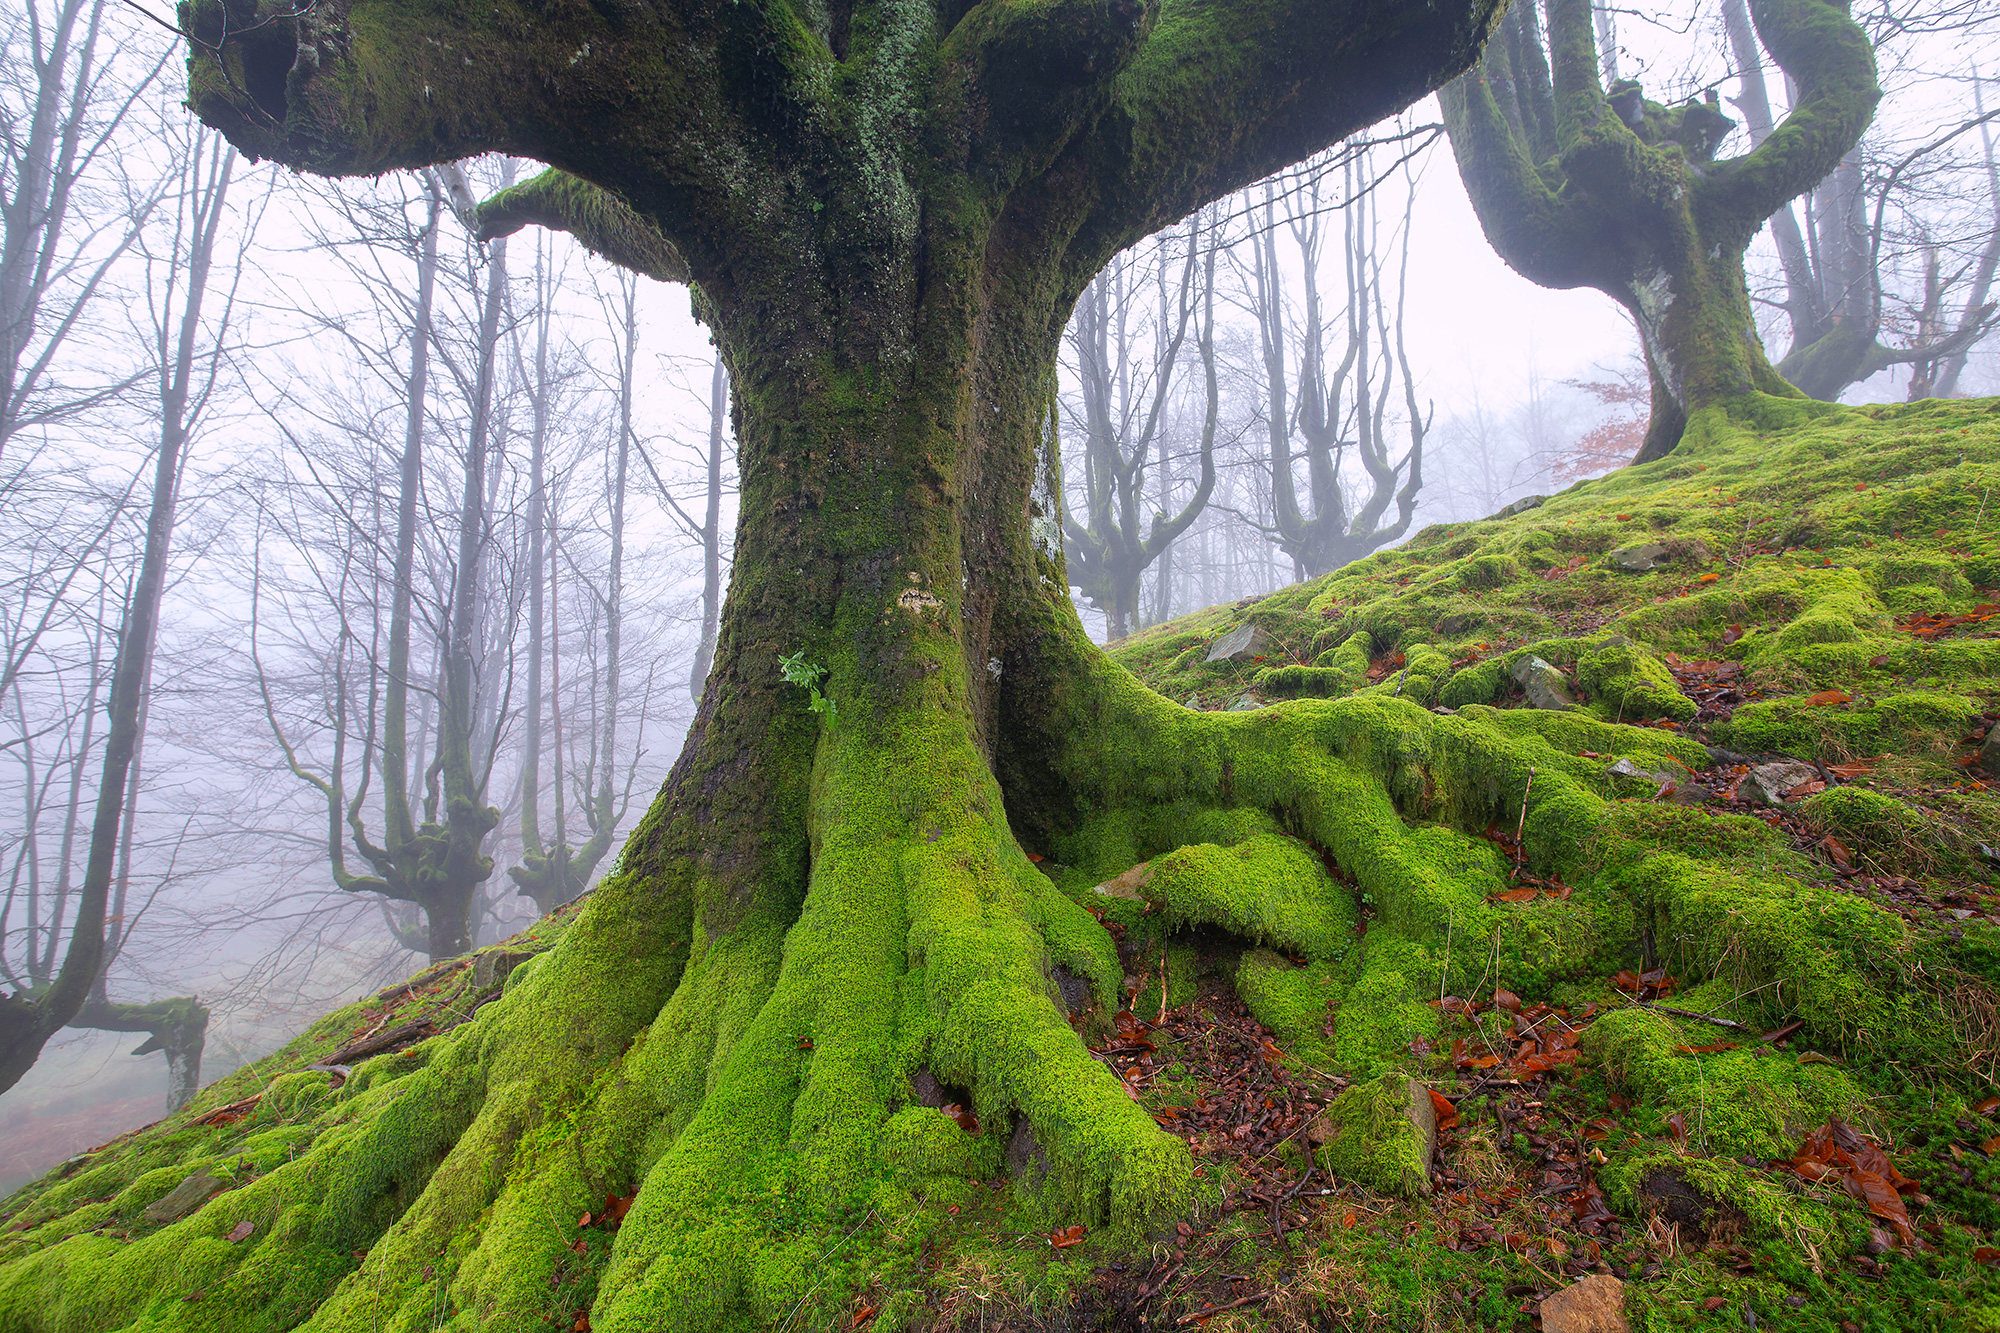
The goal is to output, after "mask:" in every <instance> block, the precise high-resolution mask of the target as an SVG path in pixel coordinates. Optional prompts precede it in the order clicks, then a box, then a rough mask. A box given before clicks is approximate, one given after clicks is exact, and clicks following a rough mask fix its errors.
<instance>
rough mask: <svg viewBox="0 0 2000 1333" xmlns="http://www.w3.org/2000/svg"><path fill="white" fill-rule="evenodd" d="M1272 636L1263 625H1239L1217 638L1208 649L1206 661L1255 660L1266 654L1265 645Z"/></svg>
mask: <svg viewBox="0 0 2000 1333" xmlns="http://www.w3.org/2000/svg"><path fill="white" fill-rule="evenodd" d="M1270 640H1271V636H1270V635H1269V634H1266V633H1265V632H1264V627H1263V626H1262V625H1238V626H1237V627H1236V628H1235V629H1233V630H1231V631H1229V633H1227V634H1225V635H1223V636H1222V637H1221V638H1219V639H1217V640H1216V641H1215V643H1214V645H1213V646H1211V647H1210V648H1209V650H1208V656H1207V657H1205V658H1203V659H1202V660H1203V661H1205V662H1254V661H1255V660H1256V659H1258V658H1259V657H1262V656H1263V655H1264V645H1265V644H1267V643H1269V642H1270Z"/></svg>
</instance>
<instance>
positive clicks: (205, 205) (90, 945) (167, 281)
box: [0, 131, 242, 1100]
mask: <svg viewBox="0 0 2000 1333" xmlns="http://www.w3.org/2000/svg"><path fill="white" fill-rule="evenodd" d="M235 161H236V154H235V150H234V149H232V148H230V147H228V146H227V145H226V144H225V143H224V142H223V141H222V139H221V138H220V136H217V135H213V134H210V133H208V132H206V131H201V132H198V133H196V134H195V135H194V136H193V139H192V142H191V145H190V148H189V150H188V152H187V155H186V158H185V168H184V170H185V176H184V188H183V189H182V190H181V191H180V192H179V194H178V196H177V200H176V208H175V210H174V224H175V225H174V227H173V231H172V236H171V242H170V248H169V250H168V252H167V253H166V254H164V255H162V256H159V264H158V267H157V270H156V280H155V281H154V282H153V283H151V284H149V286H148V292H149V295H150V304H151V313H152V315H153V328H152V336H151V343H152V352H153V359H154V364H153V367H152V372H153V375H154V376H155V381H156V383H157V385H158V392H159V399H158V412H159V415H158V428H159V442H158V445H157V447H156V448H155V450H154V452H153V481H152V498H151V503H150V505H149V508H148V512H147V518H146V525H145V532H144V538H143V541H142V544H141V554H140V559H139V565H138V569H137V571H136V573H135V574H134V575H133V577H132V582H131V585H130V589H129V592H128V593H127V595H126V597H125V598H124V610H123V614H122V616H121V618H120V622H119V628H118V632H117V635H116V638H115V640H114V643H113V664H112V667H111V676H110V685H109V700H108V704H107V707H106V717H105V740H104V750H103V758H102V767H101V770H100V776H99V781H98V792H97V801H96V806H95V810H94V813H93V815H92V818H91V824H90V840H89V845H88V852H87V855H86V859H85V862H84V870H83V880H82V883H81V885H80V886H79V888H78V891H77V894H76V898H75V901H74V904H73V905H69V917H68V921H67V922H66V923H64V922H62V921H60V920H54V921H50V922H48V924H47V926H46V929H49V930H59V929H62V928H63V927H64V926H65V925H66V927H67V931H68V944H67V948H66V950H65V952H64V955H63V961H62V964H61V966H60V968H59V969H57V970H56V971H55V974H54V975H53V977H52V978H50V979H49V980H48V981H47V983H46V984H45V985H42V986H39V987H35V988H32V989H29V990H25V991H20V992H17V993H16V994H14V995H11V996H6V997H0V1090H4V1089H5V1088H7V1087H11V1086H12V1085H13V1084H14V1083H15V1082H17V1081H19V1079H20V1077H21V1076H22V1075H23V1074H24V1073H26V1072H27V1070H28V1068H29V1067H30V1066H31V1065H32V1064H33V1063H34V1061H35V1059H36V1057H37V1056H38V1055H39V1054H40V1052H41V1049H42V1046H43V1045H44V1044H45V1043H46V1042H47V1041H48V1039H49V1038H50V1037H51V1036H53V1035H54V1034H55V1033H56V1032H57V1031H58V1030H59V1029H61V1028H62V1027H64V1026H65V1025H69V1024H72V1023H77V1022H85V1023H87V1024H88V1025H89V1026H111V1025H124V1024H129V1025H130V1026H118V1027H117V1030H121V1031H129V1030H146V1031H151V1032H152V1033H153V1034H154V1036H153V1040H151V1041H149V1042H148V1043H146V1045H145V1046H143V1047H141V1050H151V1049H164V1050H166V1052H167V1057H168V1067H169V1073H170V1093H169V1096H170V1098H175V1097H178V1098H181V1099H183V1100H184V1099H185V1097H187V1096H192V1094H193V1090H194V1088H195V1087H196V1086H197V1085H198V1082H199V1066H200V1052H201V1034H202V1033H203V1032H204V1031H205V1030H206V1027H207V1021H208V1013H207V1010H206V1009H204V1008H203V1007H202V1006H201V1005H200V1004H199V1003H198V1002H196V1001H195V1000H193V999H192V998H190V999H188V1000H186V1001H184V1002H183V1001H168V1002H163V1003H161V1004H159V1005H156V1006H152V1007H150V1008H149V1009H148V1012H147V1013H146V1014H145V1015H143V1016H142V1015H139V1014H137V1013H136V1012H134V1011H132V1010H130V1009H125V1008H123V1007H121V1006H115V1005H112V1004H111V1002H110V1001H108V1000H105V999H103V998H102V996H103V990H102V981H103V975H104V969H105V967H106V965H107V963H108V961H109V959H110V956H112V949H111V948H110V946H111V944H112V941H111V940H109V939H107V935H106V918H107V915H109V913H108V912H107V905H108V903H109V902H110V897H111V892H112V881H113V876H114V873H115V870H116V864H117V860H118V851H119V844H120V834H121V830H122V829H123V827H124V826H125V824H126V821H127V820H129V819H130V817H131V792H130V790H128V786H129V785H131V784H134V769H135V765H136V764H137V761H138V754H139V748H140V744H141V740H142V737H143V733H144V718H145V698H146V693H147V673H148V671H149V668H150V665H151V659H152V654H153V648H154V644H155V642H156V641H157V638H158V629H159V612H160V598H161V593H162V590H163V588H164V587H165V583H166V578H167V558H168V551H169V547H170V545H171V542H172V538H173V531H174V518H175V507H176V503H177V500H178V498H179V488H180V479H181V467H182V463H183V460H184V456H185V452H186V448H187V445H188V443H189V440H190V438H191V437H192V436H193V435H194V433H195V431H196V429H197V428H198V426H199V424H200V422H201V420H202V417H203V414H204V412H205V411H206V410H207V408H208V407H209V405H210V403H211V400H212V396H213V393H214V391H215V389H216V387H217V383H218V377H217V369H218V366H219V364H220V361H221V356H222V350H223V342H224V338H225V336H226V331H227V328H228V323H229V312H230V310H231V309H233V306H234V290H233V288H232V289H231V291H230V292H229V293H227V294H226V300H225V308H224V311H223V313H222V315H221V316H220V318H219V320H218V321H217V322H216V326H215V327H214V328H211V327H210V326H209V325H208V324H207V323H205V322H204V317H203V306H204V303H205V302H206V301H207V299H208V297H209V284H210V277H211V273H212V269H213V263H214V258H215V251H216V242H217V238H218V237H219V236H220V235H221V233H222V230H223V228H224V225H225V218H226V216H227V212H226V204H227V201H228V193H229V183H230V176H231V173H232V171H233V169H234V166H235ZM241 271H242V270H241V266H240V265H239V266H238V269H237V272H238V275H239V277H240V275H241ZM78 762H81V757H79V759H78ZM93 996H95V997H97V998H96V1000H95V1002H94V1003H93V1002H92V1001H93ZM87 1005H88V1011H87V1010H86V1006H87ZM142 1018H143V1021H142Z"/></svg>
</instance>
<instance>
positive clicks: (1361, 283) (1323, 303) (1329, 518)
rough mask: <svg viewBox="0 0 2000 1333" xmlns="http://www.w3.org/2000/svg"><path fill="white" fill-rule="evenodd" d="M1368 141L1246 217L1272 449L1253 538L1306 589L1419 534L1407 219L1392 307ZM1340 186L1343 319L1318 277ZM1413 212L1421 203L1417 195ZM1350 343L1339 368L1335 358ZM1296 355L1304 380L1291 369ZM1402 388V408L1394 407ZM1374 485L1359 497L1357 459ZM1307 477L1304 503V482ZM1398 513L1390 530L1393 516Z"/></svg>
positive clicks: (1272, 189)
mask: <svg viewBox="0 0 2000 1333" xmlns="http://www.w3.org/2000/svg"><path fill="white" fill-rule="evenodd" d="M1371 147H1372V144H1371V143H1369V142H1368V141H1365V140H1364V141H1359V142H1355V143H1350V144H1347V145H1344V146H1343V151H1342V152H1341V154H1340V156H1339V158H1338V160H1337V163H1324V164H1313V165H1311V166H1308V167H1306V168H1303V169H1301V171H1300V172H1298V173H1296V174H1293V175H1291V176H1289V177H1286V178H1283V179H1281V180H1279V181H1274V182H1268V183H1266V184H1265V186H1264V187H1263V199H1262V201H1261V207H1260V208H1256V209H1253V211H1252V212H1251V214H1250V223H1251V233H1250V253H1251V263H1250V272H1249V280H1250V281H1249V302H1248V304H1249V309H1250V314H1251V316H1252V318H1253V319H1254V320H1255V322H1256V325H1257V340H1258V346H1259V350H1260V351H1261V352H1262V354H1263V356H1262V370H1263V390H1264V412H1263V416H1264V427H1265V431H1266V438H1267V439H1268V440H1269V442H1270V457H1269V464H1268V466H1269V471H1270V477H1271V499H1270V504H1269V506H1268V508H1266V509H1264V510H1262V511H1260V512H1261V513H1266V514H1269V515H1270V520H1269V522H1268V523H1266V522H1263V521H1262V520H1261V519H1259V520H1256V525H1257V527H1258V528H1259V530H1261V531H1262V532H1263V533H1264V534H1265V536H1267V537H1268V538H1270V539H1271V540H1272V541H1273V542H1275V543H1276V544H1277V546H1278V547H1279V549H1280V550H1282V551H1283V552H1284V553H1285V554H1286V555H1287V556H1289V557H1291V560H1292V565H1293V569H1294V571H1295V574H1296V576H1297V577H1301V578H1316V577H1318V576H1319V575H1321V574H1324V573H1327V572H1328V571H1330V570H1334V569H1338V568H1340V567H1341V566H1342V565H1345V564H1348V563H1349V562H1351V561H1354V560H1358V559H1360V558H1361V557H1362V556H1364V555H1367V554H1369V553H1370V552H1372V551H1374V550H1376V549H1377V548H1378V547H1381V546H1385V545H1387V544H1388V543H1390V542H1393V541H1395V540H1396V539H1398V538H1399V537H1401V536H1402V535H1403V534H1404V533H1405V532H1407V531H1409V527H1410V519H1411V516H1412V515H1413V514H1414V513H1415V512H1416V504H1417V494H1418V492H1419V491H1421V490H1422V489H1423V484H1424V431H1425V429H1426V426H1427V423H1428V413H1425V412H1423V411H1421V410H1419V408H1418V406H1417V387H1416V377H1415V375H1414V373H1413V372H1412V371H1411V369H1410V358H1409V353H1408V351H1407V349H1406V348H1405V345H1404V340H1403V312H1404V307H1405V305H1406V304H1407V300H1408V277H1409V258H1410V250H1409V218H1410V208H1409V207H1406V208H1405V209H1404V214H1403V227H1402V231H1403V244H1402V260H1401V272H1400V273H1399V275H1398V290H1397V293H1396V296H1395V298H1394V303H1393V304H1394V310H1395V314H1394V321H1393V327H1392V323H1391V316H1390V308H1391V299H1390V297H1389V294H1388V291H1387V283H1386V281H1385V275H1384V264H1383V256H1384V249H1383V245H1382V237H1381V235H1380V227H1379V212H1378V209H1377V206H1376V201H1375V198H1374V192H1375V189H1376V186H1377V185H1378V184H1379V183H1380V182H1379V181H1378V179H1376V177H1375V174H1374V172H1373V171H1372V170H1371V165H1370V149H1371ZM1336 166H1337V168H1338V171H1339V173H1340V178H1341V202H1340V204H1339V205H1338V211H1339V213H1340V218H1341V230H1340V242H1341V249H1340V256H1341V259H1340V272H1341V275H1342V278H1343V279H1344V285H1345V288H1346V290H1345V292H1344V296H1345V301H1344V302H1343V304H1342V305H1341V306H1340V307H1339V309H1338V311H1336V310H1335V309H1334V308H1332V307H1331V306H1330V305H1329V303H1328V302H1327V300H1326V298H1325V296H1324V294H1323V293H1322V291H1321V289H1320V283H1321V280H1322V274H1321V266H1322V264H1323V263H1324V261H1325V256H1326V248H1327V245H1328V243H1329V241H1331V240H1332V239H1333V238H1332V236H1331V234H1330V228H1329V227H1328V225H1327V218H1328V214H1329V213H1330V212H1331V211H1333V210H1334V208H1335V203H1334V200H1333V199H1332V198H1331V197H1329V196H1330V195H1331V194H1332V187H1331V185H1330V181H1331V177H1332V174H1333V170H1334V169H1335V167H1336ZM1408 184H1409V187H1410V192H1409V203H1410V205H1411V206H1413V205H1414V203H1415V182H1414V181H1410V182H1408ZM1286 233H1289V235H1290V236H1291V238H1292V242H1293V245H1294V246H1295V247H1296V249H1297V253H1298V256H1299V260H1300V268H1299V272H1300V274H1301V284H1302V287H1303V290H1304V298H1305V305H1304V310H1303V311H1302V312H1300V313H1299V315H1298V320H1299V326H1298V334H1297V348H1296V353H1294V349H1293V346H1292V344H1293V337H1292V335H1291V333H1290V331H1289V329H1290V325H1291V321H1292V319H1293V312H1292V310H1291V307H1290V304H1289V302H1288V300H1287V298H1286V295H1285V289H1286V286H1287V281H1286V273H1287V270H1288V268H1289V264H1288V263H1287V259H1288V257H1287V256H1285V255H1283V254H1282V253H1281V250H1280V246H1279V238H1280V236H1281V235H1282V234H1286ZM1340 333H1344V334H1345V337H1344V339H1342V348H1341V350H1340V352H1339V353H1338V355H1337V357H1336V354H1335V352H1334V350H1333V348H1331V347H1329V346H1328V344H1329V342H1331V341H1332V340H1333V338H1334V337H1335V336H1336V335H1337V334H1340ZM1294 354H1295V355H1296V358H1297V366H1298V369H1297V371H1296V373H1295V374H1294V373H1293V372H1292V371H1291V370H1290V369H1289V362H1290V360H1291V358H1292V357H1293V355H1294ZM1399 380H1400V381H1401V385H1402V390H1403V392H1402V394H1401V401H1400V402H1399V401H1397V400H1396V398H1395V396H1394V393H1395V389H1396V386H1397V383H1398V381H1399ZM1398 417H1400V419H1401V424H1402V425H1403V427H1404V429H1405V431H1406V432H1407V434H1408V438H1409V445H1408V447H1407V448H1406V449H1405V450H1404V451H1403V457H1402V458H1401V460H1400V461H1398V460H1396V459H1395V458H1394V454H1393V447H1392V445H1391V442H1390V441H1391V438H1392V435H1393V428H1394V426H1395V425H1396V424H1397V418H1398ZM1350 450H1351V451H1352V453H1351V457H1352V459H1353V461H1354V463H1355V464H1356V465H1357V466H1358V467H1359V469H1360V472H1361V476H1362V478H1363V479H1364V480H1363V481H1362V482H1361V485H1360V486H1359V487H1356V485H1355V482H1354V479H1353V478H1352V476H1351V475H1350V469H1348V467H1347V462H1348V459H1349V457H1350V452H1349V451H1350ZM1300 464H1303V465H1304V469H1305V482H1306V486H1305V503H1301V498H1300V488H1299V478H1298V475H1297V474H1298V471H1299V467H1300ZM1391 506H1393V507H1394V515H1393V517H1392V516H1391V514H1390V510H1391Z"/></svg>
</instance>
